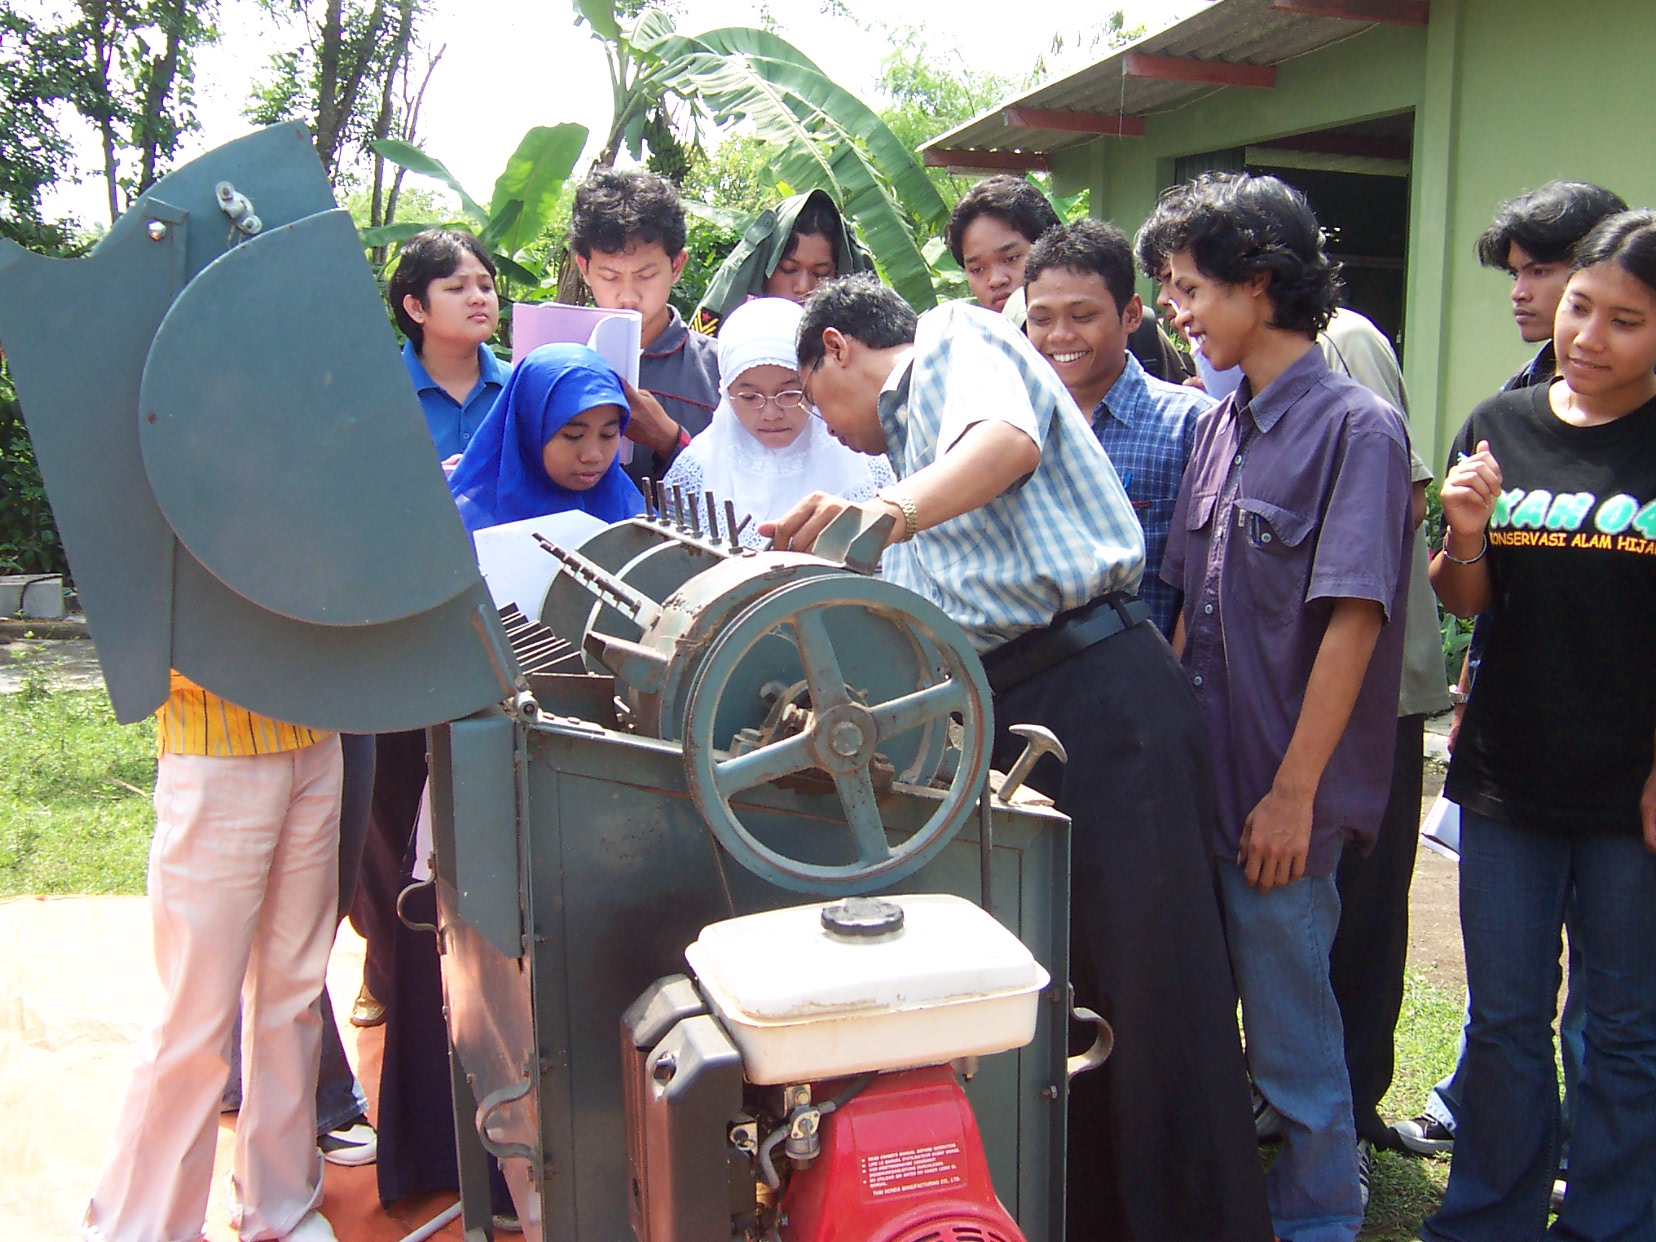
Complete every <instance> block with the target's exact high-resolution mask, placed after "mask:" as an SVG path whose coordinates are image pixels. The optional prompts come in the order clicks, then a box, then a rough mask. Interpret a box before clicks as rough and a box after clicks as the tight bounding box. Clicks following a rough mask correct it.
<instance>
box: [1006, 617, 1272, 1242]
mask: <svg viewBox="0 0 1656 1242" xmlns="http://www.w3.org/2000/svg"><path fill="white" fill-rule="evenodd" d="M995 721H996V744H995V766H996V767H998V768H1001V769H1002V770H1004V769H1005V767H1006V765H1008V764H1010V763H1011V762H1012V761H1013V760H1014V759H1015V758H1016V757H1017V755H1018V753H1019V751H1020V750H1021V748H1022V745H1023V743H1022V741H1021V739H1018V738H1016V737H1013V736H1012V735H1011V734H1010V733H1008V731H1007V730H1008V727H1009V726H1011V725H1014V724H1040V725H1045V726H1046V727H1047V728H1049V729H1051V730H1052V731H1053V733H1055V734H1056V735H1057V736H1058V738H1059V740H1060V741H1062V742H1063V743H1064V747H1065V749H1066V750H1067V751H1068V752H1069V763H1068V764H1067V765H1064V766H1060V765H1059V764H1058V762H1057V760H1056V759H1055V758H1051V757H1048V758H1044V759H1042V760H1041V762H1040V764H1038V765H1037V766H1036V768H1035V771H1034V773H1033V774H1032V776H1031V780H1030V784H1032V785H1033V786H1034V787H1035V788H1037V789H1039V790H1041V791H1042V792H1043V793H1046V794H1048V795H1049V796H1051V797H1053V798H1054V800H1055V801H1056V802H1057V805H1058V809H1059V810H1061V811H1063V812H1064V813H1065V814H1066V815H1068V816H1069V817H1070V820H1071V823H1072V829H1071V847H1070V858H1071V888H1070V980H1071V982H1072V983H1074V985H1075V994H1076V1000H1077V1001H1078V1003H1080V1004H1082V1005H1086V1006H1088V1007H1090V1008H1092V1009H1095V1010H1097V1011H1098V1012H1099V1013H1100V1014H1102V1015H1103V1016H1104V1017H1105V1019H1106V1020H1108V1021H1109V1023H1110V1025H1111V1026H1112V1027H1113V1028H1114V1030H1115V1051H1114V1053H1112V1055H1111V1057H1110V1059H1109V1060H1108V1061H1107V1062H1105V1064H1104V1066H1103V1068H1102V1069H1099V1070H1095V1071H1094V1072H1092V1073H1090V1074H1084V1075H1082V1076H1081V1077H1079V1078H1077V1079H1076V1080H1075V1082H1074V1083H1073V1084H1072V1085H1071V1091H1070V1097H1069V1177H1068V1188H1069V1189H1068V1211H1067V1216H1068V1236H1069V1237H1070V1238H1071V1239H1072V1240H1073V1242H1106V1240H1115V1239H1136V1240H1137V1242H1271V1237H1272V1231H1271V1219H1270V1214H1269V1212H1268V1211H1267V1209H1266V1204H1265V1177H1264V1173H1263V1172H1262V1170H1261V1166H1260V1162H1259V1152H1258V1143H1257V1140H1256V1139H1255V1137H1254V1127H1253V1113H1252V1108H1251V1106H1250V1104H1249V1099H1248V1079H1247V1071H1246V1068H1245V1066H1244V1063H1243V1059H1242V1046H1241V1038H1240V1035H1239V1033H1238V1031H1237V1025H1236V988H1235V984H1234V983H1233V981H1232V978H1231V971H1230V959H1229V957H1228V955H1227V953H1226V950H1225V940H1224V931H1223V928H1222V925H1221V922H1220V915H1219V899H1218V895H1217V892H1216V887H1215V872H1214V861H1213V841H1214V827H1215V825H1214V817H1215V809H1214V796H1213V767H1212V759H1211V756H1210V753H1209V748H1208V739H1207V733H1206V728H1205V726H1204V725H1203V722H1202V719H1201V715H1200V713H1199V710H1198V708H1197V704H1196V699H1195V696H1194V695H1193V694H1192V693H1191V690H1190V687H1189V685H1188V683H1187V682H1186V679H1185V674H1184V672H1183V671H1182V670H1181V669H1180V668H1179V664H1178V661H1177V660H1175V659H1174V657H1173V652H1172V650H1171V649H1170V648H1169V647H1168V645H1167V642H1166V640H1165V639H1163V638H1162V636H1161V634H1160V633H1158V632H1157V630H1156V628H1155V626H1154V625H1152V624H1150V623H1148V622H1146V623H1142V624H1140V625H1136V626H1134V627H1133V628H1132V629H1129V630H1126V631H1124V632H1122V633H1120V634H1117V635H1115V636H1114V637H1112V638H1107V639H1105V640H1104V641H1103V642H1101V643H1097V644H1095V645H1093V646H1092V647H1089V648H1087V649H1086V650H1085V651H1082V652H1080V653H1078V654H1076V655H1074V656H1071V657H1070V658H1069V659H1067V660H1065V661H1063V662H1062V663H1060V664H1058V665H1056V666H1054V667H1053V668H1051V669H1048V670H1047V671H1046V672H1044V673H1042V674H1040V675H1039V676H1037V677H1035V678H1032V679H1031V680H1029V681H1027V682H1024V683H1023V684H1021V685H1018V686H1014V687H1012V688H1011V689H1010V690H1008V691H1006V692H1005V693H1003V694H1001V695H999V696H997V698H996V700H995ZM1089 1038H1090V1036H1089Z"/></svg>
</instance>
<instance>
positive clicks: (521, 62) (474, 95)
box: [25, 0, 1204, 223]
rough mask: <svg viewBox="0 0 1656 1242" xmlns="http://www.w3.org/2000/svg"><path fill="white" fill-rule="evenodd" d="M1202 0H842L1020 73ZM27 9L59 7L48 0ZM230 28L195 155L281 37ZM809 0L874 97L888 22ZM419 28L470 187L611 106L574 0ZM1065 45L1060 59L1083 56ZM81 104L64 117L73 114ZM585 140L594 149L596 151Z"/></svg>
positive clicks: (236, 24) (718, 14)
mask: <svg viewBox="0 0 1656 1242" xmlns="http://www.w3.org/2000/svg"><path fill="white" fill-rule="evenodd" d="M1203 4H1204V0H1106V2H1105V4H1102V5H1100V6H1098V7H1097V8H1088V7H1087V6H1077V5H1075V4H1073V3H1059V2H1058V0H1024V2H1023V3H1021V4H1019V5H1017V6H1016V9H1015V10H1014V11H1015V12H1016V13H1017V15H1018V16H1019V17H1021V18H1023V19H1024V20H1023V22H1022V24H1019V23H1018V22H1014V21H1009V20H1008V17H1009V12H1008V9H1007V8H1006V7H1005V6H1004V5H1002V4H991V3H989V0H878V3H873V2H871V0H848V7H849V8H850V10H851V12H853V13H854V14H856V15H857V16H858V17H859V18H860V19H863V20H868V19H869V18H871V17H873V16H876V15H877V16H878V18H879V20H880V21H882V22H887V23H890V24H891V25H893V26H902V25H908V24H913V25H922V24H924V25H926V26H927V28H928V34H929V43H930V45H931V47H932V48H933V50H934V52H937V53H939V54H941V53H943V52H945V51H946V50H947V49H949V48H950V46H951V44H952V45H953V46H954V47H955V48H956V49H958V56H959V59H958V60H957V61H956V62H955V63H957V64H959V65H961V66H962V67H966V66H969V67H971V68H972V69H975V70H985V71H989V72H995V73H1001V74H1006V75H1017V76H1022V75H1024V74H1026V73H1028V72H1029V70H1030V68H1031V67H1032V66H1033V65H1034V63H1035V61H1036V58H1037V57H1038V56H1040V55H1041V54H1042V53H1043V52H1044V51H1046V50H1047V48H1048V45H1049V44H1050V42H1051V40H1052V37H1053V35H1054V33H1062V34H1064V35H1065V36H1066V38H1067V39H1068V40H1069V41H1070V42H1073V41H1074V37H1075V35H1076V33H1077V32H1078V31H1079V30H1080V29H1081V28H1082V25H1081V24H1082V23H1084V22H1086V21H1096V20H1099V19H1100V18H1102V17H1103V16H1104V15H1105V14H1106V13H1108V12H1109V11H1110V10H1112V9H1114V8H1117V7H1120V8H1122V9H1124V10H1125V11H1126V14H1127V23H1128V25H1129V26H1132V25H1136V24H1137V23H1139V22H1145V23H1147V24H1148V25H1149V26H1150V27H1151V28H1152V29H1154V28H1156V27H1159V26H1164V25H1167V24H1168V23H1170V22H1172V21H1174V20H1177V19H1178V18H1180V17H1183V16H1186V15H1187V14H1189V13H1190V12H1192V11H1193V10H1195V9H1199V8H1201V7H1203ZM25 7H30V8H56V7H59V5H57V4H53V3H50V2H49V0H46V2H43V3H36V4H29V5H26V6H25ZM225 7H226V10H227V11H226V13H225V14H224V16H223V17H222V18H221V21H220V25H221V27H222V28H223V38H222V40H221V41H220V43H219V44H217V45H216V46H214V47H211V48H208V49H206V50H205V51H204V52H203V53H202V55H201V57H200V64H199V67H198V70H197V78H196V97H197V107H198V111H199V113H200V117H201V122H202V129H201V132H200V133H198V134H195V135H192V136H191V139H190V140H189V149H188V153H189V154H195V153H199V152H200V151H202V150H206V149H208V148H210V147H213V146H217V145H218V144H220V143H223V142H226V141H229V140H230V139H232V138H235V137H238V136H240V135H241V134H244V133H246V132H247V130H248V129H249V125H248V122H247V121H245V120H244V119H243V118H242V116H241V110H242V108H243V107H244V106H245V105H246V101H247V96H248V90H249V83H250V82H252V81H254V80H256V79H258V78H260V77H262V76H264V71H265V69H264V67H265V61H266V57H267V56H268V55H269V52H270V49H271V47H272V46H273V44H275V42H276V41H275V38H274V35H273V32H272V30H271V28H270V26H269V20H270V19H268V18H267V17H265V16H264V15H263V14H262V13H260V12H259V10H258V9H257V8H256V7H255V6H254V5H252V4H250V3H248V2H247V0H236V2H235V3H233V4H226V6H225ZM818 8H819V5H818V4H816V3H813V0H773V3H772V4H771V5H770V10H771V12H772V13H773V14H774V15H775V16H776V17H777V19H778V20H779V22H780V23H781V28H780V33H781V34H782V35H783V36H784V37H785V38H787V39H789V40H790V41H792V42H793V43H794V44H795V45H796V46H798V47H799V48H800V49H801V50H803V51H804V52H805V54H806V55H808V56H810V57H811V58H812V59H813V60H815V61H816V62H817V64H819V65H820V66H821V67H822V68H823V70H824V71H825V72H826V73H827V74H828V75H829V76H830V77H831V78H833V79H834V80H835V81H837V82H839V83H840V84H841V85H844V86H848V87H850V88H851V89H853V90H855V91H856V92H857V93H858V94H859V95H861V96H863V98H865V99H871V98H872V96H873V87H874V82H875V79H876V77H877V75H878V72H879V64H880V61H881V59H882V58H883V57H884V55H885V53H886V51H887V50H888V49H887V43H886V40H885V38H884V36H883V32H882V31H877V30H876V31H865V30H861V29H859V28H858V27H857V25H855V24H854V23H852V22H851V21H848V20H846V19H845V18H844V17H842V16H839V15H837V14H834V13H822V12H819V11H818ZM759 12H760V4H759V2H758V0H683V4H682V5H681V6H680V15H679V17H678V26H679V29H680V30H683V31H685V32H687V33H692V34H693V33H698V32H700V31H703V30H710V29H714V28H716V27H720V26H738V25H757V24H758V20H759ZM424 30H425V37H426V39H427V41H428V42H429V44H430V46H431V47H432V48H434V49H435V48H437V47H440V46H443V45H444V44H446V45H447V51H446V52H445V53H444V54H443V58H442V62H441V63H440V64H439V65H438V67H437V71H436V74H435V75H434V76H433V78H432V81H431V86H430V89H429V90H428V91H427V94H426V99H425V105H424V108H423V109H422V112H421V137H422V144H421V145H422V146H423V147H424V148H425V150H426V151H427V152H428V153H430V154H431V155H433V156H435V157H436V158H437V159H440V160H442V161H443V162H444V163H445V164H447V165H448V167H449V169H450V170H451V171H452V172H454V174H455V175H456V176H457V177H458V178H459V180H460V183H461V184H462V185H464V186H465V187H466V188H467V189H468V190H469V191H470V192H471V193H472V194H473V195H474V196H475V197H477V198H478V199H480V200H482V201H484V202H487V200H488V196H489V192H490V190H491V189H492V188H493V185H494V179H495V177H496V176H497V175H498V173H499V172H500V170H501V168H502V167H503V166H504V165H505V162H506V159H507V157H508V156H509V155H510V154H511V152H512V150H513V148H514V147H515V146H516V144H517V140H518V138H519V137H521V136H522V134H523V132H524V130H526V129H528V128H529V127H530V126H532V125H550V124H556V123H558V122H560V121H578V122H580V123H581V124H583V125H585V126H587V128H588V129H589V130H591V131H593V133H594V135H595V136H601V134H602V132H603V131H604V130H605V129H606V128H607V126H608V122H609V115H610V96H609V80H608V78H607V76H606V73H605V68H604V57H603V52H602V50H601V48H600V47H599V45H598V44H597V43H596V42H594V41H593V39H592V37H591V32H590V30H589V29H588V28H587V27H585V26H581V27H576V26H575V25H574V21H573V6H572V5H570V4H569V3H567V0H433V2H432V11H431V14H430V16H429V17H428V18H427V19H426V22H425V26H424ZM1086 59H1090V58H1089V57H1083V58H1082V60H1081V62H1075V61H1074V60H1073V58H1066V59H1065V60H1064V61H1063V62H1061V63H1062V64H1064V65H1071V64H1073V63H1084V61H1085V60H1086ZM74 120H75V118H73V117H69V118H66V121H65V123H66V124H68V123H71V122H73V121H74ZM76 137H77V141H79V142H80V145H81V148H82V150H83V151H84V152H85V155H84V157H83V161H82V162H83V164H84V165H86V166H87V167H88V168H89V169H90V168H92V167H95V165H96V153H95V144H94V143H93V141H92V135H91V132H90V130H89V129H88V130H87V131H86V132H85V133H84V134H80V133H77V135H76ZM590 153H591V148H589V150H588V154H590ZM47 208H48V213H49V214H58V213H65V214H70V215H74V216H77V217H79V218H80V219H81V220H82V221H84V222H88V223H90V222H94V221H99V220H101V219H102V217H103V215H104V214H105V210H106V209H105V208H104V206H103V191H102V183H101V182H100V181H98V180H96V179H90V180H88V181H86V182H85V183H83V184H82V185H79V186H65V187H62V188H60V189H59V190H58V191H57V192H56V193H55V194H53V195H52V196H50V197H49V199H48V202H47Z"/></svg>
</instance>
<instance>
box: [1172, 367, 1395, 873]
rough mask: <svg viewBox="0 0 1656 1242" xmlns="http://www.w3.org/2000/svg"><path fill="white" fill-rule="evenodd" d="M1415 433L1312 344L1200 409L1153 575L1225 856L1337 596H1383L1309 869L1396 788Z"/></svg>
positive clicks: (1370, 818)
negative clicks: (1205, 748) (1175, 617)
mask: <svg viewBox="0 0 1656 1242" xmlns="http://www.w3.org/2000/svg"><path fill="white" fill-rule="evenodd" d="M1409 492H1410V488H1409V437H1408V432H1407V431H1406V430H1405V429H1404V427H1403V421H1402V419H1401V418H1400V417H1399V415H1398V413H1397V411H1396V410H1394V409H1392V407H1391V406H1390V405H1388V404H1387V403H1386V402H1385V401H1383V400H1381V399H1380V398H1379V397H1378V396H1376V395H1375V394H1374V393H1372V392H1370V391H1369V390H1368V389H1367V388H1364V387H1363V386H1362V385H1361V384H1358V383H1356V382H1355V381H1354V380H1351V379H1348V378H1347V377H1346V376H1343V375H1337V374H1335V373H1334V372H1332V371H1331V370H1330V369H1329V366H1328V363H1327V361H1326V360H1325V359H1324V358H1323V355H1322V351H1321V350H1319V349H1308V350H1307V351H1306V352H1305V354H1304V355H1303V356H1302V357H1301V358H1299V359H1298V360H1297V361H1295V362H1294V363H1293V365H1291V366H1290V367H1289V368H1288V369H1287V370H1286V371H1284V372H1283V373H1282V374H1281V375H1280V376H1278V377H1277V378H1276V379H1275V380H1274V381H1273V382H1272V383H1271V384H1269V385H1268V386H1267V387H1266V388H1265V390H1264V391H1263V392H1261V393H1259V394H1258V395H1257V396H1252V395H1251V394H1250V391H1249V386H1248V385H1247V383H1246V382H1244V384H1243V386H1242V387H1241V388H1240V389H1238V390H1237V391H1236V392H1235V393H1233V394H1231V395H1230V396H1229V397H1226V398H1225V400H1224V401H1222V402H1221V403H1220V404H1219V405H1218V406H1216V407H1215V408H1214V409H1213V410H1212V411H1211V412H1210V413H1208V414H1206V415H1204V416H1203V417H1202V421H1201V424H1200V426H1199V427H1198V428H1197V431H1196V447H1195V449H1194V450H1193V452H1192V453H1191V459H1190V466H1189V467H1188V468H1187V469H1186V471H1185V479H1184V485H1183V486H1182V487H1181V488H1180V489H1179V502H1178V505H1177V507H1176V509H1175V511H1174V515H1173V529H1172V531H1171V533H1170V535H1169V537H1168V542H1167V555H1166V557H1165V558H1164V559H1163V561H1162V577H1163V578H1164V579H1166V580H1167V581H1168V582H1170V583H1172V584H1174V585H1175V586H1182V587H1183V588H1184V593H1185V598H1184V621H1185V646H1184V653H1183V663H1184V666H1185V669H1186V671H1187V672H1188V674H1189V675H1190V683H1191V685H1192V687H1193V688H1194V689H1195V691H1196V698H1197V701H1198V702H1199V704H1200V705H1201V710H1202V715H1203V717H1204V718H1205V720H1206V722H1207V726H1208V732H1209V735H1210V737H1211V738H1212V741H1213V758H1214V775H1215V785H1216V792H1217V795H1218V802H1219V815H1220V821H1219V838H1218V842H1217V845H1216V849H1217V852H1218V854H1219V855H1220V856H1221V857H1225V858H1235V857H1236V851H1237V847H1238V845H1239V843H1240V840H1241V834H1242V824H1243V821H1244V820H1245V819H1246V818H1247V816H1248V814H1249V812H1251V811H1252V810H1253V808H1254V807H1255V806H1257V805H1258V803H1259V801H1260V800H1261V799H1262V798H1263V797H1264V796H1265V795H1266V793H1268V792H1269V791H1270V788H1271V783H1272V781H1273V780H1275V779H1276V773H1277V769H1278V768H1279V767H1280V766H1281V764H1282V758H1283V756H1284V754H1285V753H1286V752H1287V749H1288V743H1289V742H1290V741H1291V740H1292V738H1293V735H1294V729H1295V727H1296V726H1297V725H1298V723H1299V717H1300V709H1301V707H1302V705H1303V703H1304V699H1305V690H1306V685H1307V683H1308V682H1309V680H1310V677H1311V666H1312V664H1313V662H1314V661H1315V660H1316V657H1317V652H1318V650H1319V649H1320V647H1321V646H1322V640H1323V635H1324V633H1325V632H1326V631H1327V628H1328V622H1329V618H1330V617H1331V615H1332V614H1333V609H1334V604H1335V601H1337V600H1340V599H1366V600H1373V601H1375V602H1376V603H1378V604H1380V606H1381V608H1382V609H1383V610H1384V615H1385V618H1386V620H1387V622H1388V624H1385V625H1382V626H1381V629H1380V637H1379V639H1378V641H1377V642H1376V643H1375V647H1374V654H1373V656H1372V657H1371V658H1370V660H1369V664H1368V668H1367V670H1366V671H1365V673H1364V676H1363V682H1362V687H1361V689H1360V690H1359V691H1358V695H1357V701H1356V705H1355V707H1354V708H1353V709H1352V713H1351V718H1350V720H1349V721H1348V723H1347V724H1346V727H1345V731H1344V732H1343V733H1342V734H1341V736H1340V740H1339V742H1338V744H1337V745H1336V746H1335V748H1334V753H1333V756H1332V757H1331V758H1330V759H1329V762H1328V766H1327V768H1326V769H1325V770H1324V771H1323V776H1322V780H1321V782H1320V783H1319V785H1318V787H1317V795H1316V801H1315V803H1314V805H1313V808H1312V824H1311V849H1310V854H1309V855H1308V857H1307V859H1306V868H1305V871H1306V874H1307V875H1312V876H1318V875H1327V874H1329V873H1330V872H1332V871H1333V870H1334V867H1335V865H1336V864H1337V863H1338V862H1339V858H1340V850H1341V848H1342V844H1343V842H1344V841H1345V840H1351V841H1355V842H1356V843H1357V844H1358V845H1359V847H1360V848H1363V849H1365V850H1366V849H1367V848H1368V847H1369V846H1371V845H1372V844H1373V842H1374V836H1375V833H1376V832H1377V831H1378V829H1379V826H1380V817H1381V814H1382V813H1383V812H1384V810H1385V807H1386V801H1387V798H1388V796H1389V794H1390V789H1391V769H1392V759H1393V757H1394V755H1395V753H1396V740H1397V724H1396V722H1397V690H1398V682H1399V679H1400V675H1401V672H1402V665H1403V626H1401V625H1394V624H1390V622H1391V621H1393V620H1397V621H1401V620H1402V618H1403V612H1404V608H1405V606H1406V603H1407V597H1408V589H1409V579H1408V574H1407V572H1406V570H1407V563H1408V562H1407V555H1408V547H1409V539H1410V536H1411V534H1412V531H1411V530H1410V527H1409Z"/></svg>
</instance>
